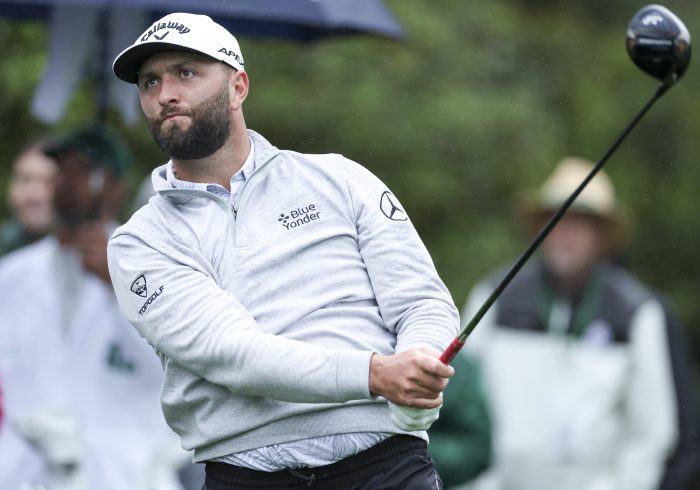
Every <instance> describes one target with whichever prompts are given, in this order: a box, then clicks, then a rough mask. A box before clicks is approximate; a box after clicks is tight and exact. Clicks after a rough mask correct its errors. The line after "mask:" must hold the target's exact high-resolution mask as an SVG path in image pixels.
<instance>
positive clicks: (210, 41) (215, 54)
mask: <svg viewBox="0 0 700 490" xmlns="http://www.w3.org/2000/svg"><path fill="white" fill-rule="evenodd" d="M173 50H175V51H191V52H195V53H201V54H204V55H207V56H209V57H211V58H214V59H215V60H218V61H221V62H223V63H226V64H227V65H230V66H232V67H233V68H235V69H236V70H243V69H244V66H245V64H244V62H243V55H242V54H241V48H240V47H239V46H238V41H236V38H235V37H233V36H232V35H231V33H230V32H228V31H227V30H226V29H224V28H223V27H221V26H220V25H219V24H217V23H216V22H214V21H213V20H211V18H209V17H207V16H206V15H195V14H186V13H175V14H170V15H166V16H165V17H163V18H162V19H160V20H159V21H157V22H155V23H154V24H153V25H152V26H150V27H149V28H148V29H146V30H145V31H144V33H143V34H141V35H140V36H139V37H138V38H137V39H136V41H134V44H132V45H131V46H129V47H128V48H126V49H125V50H124V51H122V52H121V53H119V55H118V56H117V57H116V59H115V60H114V64H113V65H112V69H113V70H114V73H115V75H117V76H118V77H119V78H121V79H122V80H124V81H125V82H129V83H136V82H137V80H138V72H139V69H140V68H141V64H142V63H143V62H144V61H146V59H147V58H148V57H149V56H151V55H152V54H154V53H158V52H161V51H173Z"/></svg>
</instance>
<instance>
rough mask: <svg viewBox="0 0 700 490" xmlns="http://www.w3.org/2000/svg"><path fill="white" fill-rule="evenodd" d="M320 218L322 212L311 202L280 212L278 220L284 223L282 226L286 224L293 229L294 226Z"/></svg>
mask: <svg viewBox="0 0 700 490" xmlns="http://www.w3.org/2000/svg"><path fill="white" fill-rule="evenodd" d="M318 219H321V213H320V212H319V211H318V209H317V208H316V205H315V204H309V205H307V206H302V207H300V208H295V209H292V210H290V211H287V212H286V213H280V216H279V218H277V221H279V222H280V223H282V226H284V227H285V228H286V229H288V230H291V229H292V228H298V227H299V226H304V225H306V224H308V223H311V222H312V221H316V220H318Z"/></svg>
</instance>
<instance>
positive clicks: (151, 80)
mask: <svg viewBox="0 0 700 490" xmlns="http://www.w3.org/2000/svg"><path fill="white" fill-rule="evenodd" d="M156 83H158V80H157V79H155V78H147V79H145V80H144V81H143V86H144V88H151V87H153V86H155V84H156Z"/></svg>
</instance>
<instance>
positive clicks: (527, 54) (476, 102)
mask: <svg viewBox="0 0 700 490" xmlns="http://www.w3.org/2000/svg"><path fill="white" fill-rule="evenodd" d="M387 3H388V5H389V6H390V8H391V9H392V10H393V11H394V12H395V14H396V16H397V17H398V19H399V20H400V22H401V23H402V24H403V25H404V27H405V28H406V31H407V34H408V37H407V39H406V40H405V41H403V42H397V41H392V40H387V39H381V38H374V37H369V36H359V37H352V38H337V39H331V40H325V41H321V42H318V43H309V44H298V43H292V42H284V41H275V40H264V39H257V38H241V39H240V43H241V46H242V49H243V52H244V55H245V57H246V66H247V69H248V71H249V74H250V79H251V93H250V96H249V98H248V100H247V102H246V114H247V119H248V124H249V126H250V127H251V128H253V129H256V130H258V131H260V132H261V133H263V134H265V135H266V136H267V137H268V138H269V139H270V140H271V141H272V142H273V143H275V144H276V145H277V146H279V147H282V148H292V149H295V150H299V151H304V152H318V153H325V152H339V153H343V154H345V155H346V156H348V157H350V158H353V159H355V160H357V161H359V162H361V163H363V164H364V165H366V166H367V167H369V168H370V169H371V170H372V171H374V172H375V173H376V174H377V175H379V176H380V177H381V178H382V179H383V180H384V181H385V182H386V183H387V184H388V185H389V186H390V187H391V189H392V190H393V191H394V193H395V194H396V195H397V196H398V197H399V199H400V200H401V201H402V203H403V204H404V206H405V207H406V208H407V210H408V212H409V214H410V216H411V219H412V221H413V222H414V223H415V225H416V227H417V228H418V229H419V231H420V232H421V234H422V236H423V237H424V239H425V241H426V243H427V245H428V247H429V249H430V251H431V253H432V255H433V257H434V260H435V263H436V266H437V268H438V270H439V271H440V273H441V275H442V276H443V277H444V279H445V281H446V283H447V285H448V287H449V288H450V290H451V291H452V294H453V296H454V299H455V301H456V302H457V304H461V303H462V302H463V300H464V298H465V296H466V294H467V292H468V290H469V288H470V287H471V286H472V285H473V284H474V282H475V281H476V280H477V278H479V276H480V275H481V274H483V273H484V272H486V271H487V270H489V269H490V268H491V267H493V266H495V265H499V264H504V263H509V262H512V261H514V260H515V258H517V256H518V255H519V254H520V253H521V252H522V251H523V250H524V247H525V246H526V245H527V242H528V239H527V237H525V236H523V235H522V234H521V233H520V230H519V228H518V225H517V222H516V221H515V220H514V218H513V206H514V204H515V202H516V200H517V198H518V196H519V195H520V194H521V193H522V192H523V191H525V190H527V189H531V188H533V187H535V186H537V185H538V184H539V183H540V182H541V181H542V180H543V179H544V178H545V176H546V175H547V174H548V173H549V172H550V171H551V170H552V168H553V167H554V165H555V164H556V162H557V161H558V159H559V158H561V157H563V156H565V155H579V156H583V157H587V158H589V159H591V160H594V161H596V160H598V158H600V157H601V156H602V155H603V153H604V152H605V150H606V149H607V148H608V147H609V145H610V144H611V143H612V142H613V140H614V139H615V138H616V137H617V135H618V134H619V133H620V131H621V130H622V129H623V128H624V126H625V125H626V124H627V123H628V122H629V120H630V119H631V118H632V117H633V116H634V115H635V114H636V113H637V111H638V110H639V109H640V108H641V107H642V105H643V104H644V103H645V102H646V101H647V100H648V99H649V97H651V95H652V93H653V92H654V90H655V88H656V84H657V82H656V81H655V80H654V79H652V78H651V77H649V76H647V75H645V74H644V73H642V72H641V71H639V70H638V69H637V68H636V67H635V66H634V65H633V64H632V63H631V62H630V60H629V59H628V57H627V53H626V51H625V43H624V41H625V34H626V28H627V23H628V22H629V20H630V19H631V18H632V15H633V14H634V13H635V12H636V11H637V10H638V9H639V8H640V7H642V6H643V5H645V3H639V2H632V1H630V0H623V1H619V2H610V1H603V0H590V1H587V2H561V1H553V0H518V1H515V0H509V1H506V0H491V1H458V0H443V1H441V2H421V1H418V0H390V1H388V2H387ZM665 5H666V6H667V7H669V8H670V9H671V10H673V11H674V12H675V13H676V14H678V15H679V17H681V18H682V19H683V20H684V21H685V23H686V25H687V26H688V28H689V30H690V32H691V35H692V34H694V33H695V31H696V30H698V29H697V27H698V25H700V4H698V3H697V2H690V1H687V0H686V1H681V0H673V1H668V2H666V3H665ZM698 32H700V31H698ZM0 41H2V42H3V45H4V46H5V55H4V56H3V57H2V58H1V59H0V67H1V68H2V69H0V90H1V91H2V94H3V97H2V99H0V141H2V142H3V148H4V150H5V151H4V152H3V154H4V157H3V158H4V164H3V168H2V170H1V171H0V180H2V179H4V178H5V177H6V174H7V165H8V164H9V162H10V160H11V156H12V154H13V152H14V151H15V150H16V149H17V148H18V147H19V146H20V145H21V142H22V141H23V140H24V139H25V138H26V137H28V136H29V135H31V134H33V133H35V132H38V131H44V130H49V129H51V130H53V129H64V128H67V127H71V126H74V125H76V124H80V123H84V122H88V121H90V120H93V119H94V117H95V107H94V106H95V104H94V86H93V84H92V82H90V80H89V79H87V81H86V82H85V83H84V85H83V86H82V89H81V91H80V92H79V93H78V94H77V95H76V97H75V100H74V101H73V102H72V103H71V106H70V112H69V114H68V115H67V116H66V118H65V121H63V122H62V123H61V125H60V126H59V128H45V127H42V126H41V125H40V124H38V123H36V122H35V121H34V120H33V119H32V118H31V116H30V115H29V114H28V109H27V108H28V107H29V102H30V100H31V94H32V91H33V89H34V87H35V86H36V83H37V81H38V79H39V77H40V74H41V69H42V67H43V63H44V61H45V56H46V55H45V47H46V42H47V36H46V32H45V27H44V25H43V24H39V23H27V22H24V23H9V22H4V23H0ZM10 47H11V49H10ZM696 72H697V70H695V69H694V67H693V66H692V63H691V67H690V69H689V71H688V73H687V74H686V76H685V77H684V79H683V80H681V82H680V83H679V84H678V86H677V87H674V88H673V89H672V90H671V91H669V93H668V94H667V95H665V96H664V98H663V99H662V100H661V101H659V103H658V104H657V105H656V106H655V107H654V108H653V109H652V110H651V111H650V113H649V114H648V115H647V116H646V117H645V118H644V119H643V120H642V122H641V123H640V125H639V127H638V128H637V129H636V130H635V131H634V132H633V133H632V134H631V135H630V137H629V138H628V139H627V141H626V142H625V143H624V144H623V146H622V147H621V148H620V150H619V151H618V152H617V153H616V154H615V155H614V156H613V158H612V159H611V160H610V161H609V162H608V164H607V167H606V169H607V170H608V172H609V173H610V174H611V176H612V177H613V179H614V181H615V183H616V184H617V187H618V189H619V194H620V197H621V200H622V201H623V202H624V203H625V204H626V206H627V208H628V209H629V210H630V212H631V213H632V215H633V216H635V217H636V224H637V226H636V234H635V239H634V240H633V241H632V242H631V243H630V245H629V246H628V247H627V249H626V250H625V253H624V260H625V261H626V262H627V263H628V264H629V265H630V266H631V268H632V269H633V270H635V271H636V272H637V273H638V274H639V275H640V276H641V277H642V278H643V279H645V280H647V281H648V282H649V283H651V284H653V285H655V286H657V287H658V288H660V289H662V290H664V291H666V292H667V293H668V294H669V295H670V297H671V298H672V299H673V300H675V302H676V303H677V304H678V305H679V308H680V310H681V313H682V315H683V317H684V319H685V323H686V325H687V327H688V328H689V329H690V330H691V331H692V332H695V330H696V327H695V326H696V325H698V324H700V306H699V305H698V303H697V302H696V301H695V295H696V294H697V291H698V290H700V284H699V281H700V266H699V264H700V258H699V257H698V254H697V253H696V252H695V250H696V249H698V247H699V245H700V224H699V220H698V219H697V218H696V215H697V211H696V208H695V205H696V204H695V189H694V186H695V185H696V183H697V182H700V166H698V165H697V162H698V161H700V158H699V157H700V155H699V153H700V144H698V134H700V111H696V110H694V108H695V105H697V104H699V103H700V85H699V78H698V75H696ZM109 118H110V122H112V123H113V124H115V125H116V126H117V127H118V128H119V129H120V131H122V132H123V134H124V135H125V136H126V137H127V138H128V140H129V141H130V143H131V145H132V148H133V150H134V152H135V154H136V155H137V157H138V166H137V168H135V169H134V170H133V171H132V175H131V176H130V178H131V179H132V181H133V183H134V185H136V184H137V183H138V182H139V181H140V180H141V178H142V177H143V176H145V175H146V174H147V172H148V171H149V169H150V168H152V167H153V166H154V165H155V164H157V163H160V162H162V161H163V160H164V159H165V155H162V154H161V153H160V152H159V151H158V150H157V149H156V148H155V147H154V145H153V144H152V143H151V141H150V138H149V136H148V133H147V130H146V128H145V126H144V125H143V124H140V125H138V126H137V127H133V128H128V127H125V126H124V125H123V124H122V123H121V121H120V120H119V117H118V116H117V115H116V114H110V116H109ZM3 182H4V181H0V184H2V183H3ZM2 187H4V186H2Z"/></svg>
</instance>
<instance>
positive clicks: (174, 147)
mask: <svg viewBox="0 0 700 490" xmlns="http://www.w3.org/2000/svg"><path fill="white" fill-rule="evenodd" d="M173 113H177V114H181V115H186V116H189V118H190V124H189V125H183V124H182V123H178V122H168V121H167V120H166V119H165V118H166V117H167V116H168V115H169V114H173ZM146 122H147V123H148V127H149V129H150V130H151V134H152V135H153V139H154V140H155V142H156V144H157V145H158V147H159V148H160V149H161V150H163V151H164V152H165V153H167V154H168V155H170V156H171V157H172V158H175V159H177V160H198V159H201V158H205V157H208V156H210V155H212V154H213V153H215V152H216V151H217V150H218V149H219V148H221V147H222V146H223V145H224V143H225V142H226V139H227V138H228V136H229V129H230V125H231V120H230V116H229V94H228V87H227V85H226V84H224V85H223V86H222V88H221V90H219V92H217V93H216V94H214V95H212V96H211V97H209V98H207V99H205V100H203V101H202V102H200V103H199V104H197V105H196V106H192V107H191V108H190V109H189V110H187V111H183V110H181V109H178V108H174V107H168V108H165V109H163V110H162V111H161V113H160V114H158V116H156V117H147V118H146Z"/></svg>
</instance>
